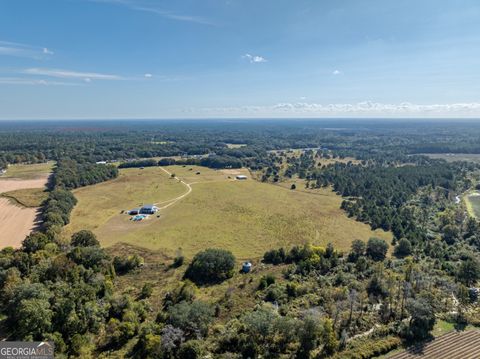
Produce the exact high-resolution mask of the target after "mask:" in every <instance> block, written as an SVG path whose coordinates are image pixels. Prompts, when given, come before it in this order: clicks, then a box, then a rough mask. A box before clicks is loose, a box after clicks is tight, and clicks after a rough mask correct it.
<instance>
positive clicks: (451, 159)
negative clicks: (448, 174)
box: [422, 153, 480, 163]
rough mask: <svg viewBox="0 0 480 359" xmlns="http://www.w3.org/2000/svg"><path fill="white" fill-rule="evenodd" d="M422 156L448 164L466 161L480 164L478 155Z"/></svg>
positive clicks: (441, 154)
mask: <svg viewBox="0 0 480 359" xmlns="http://www.w3.org/2000/svg"><path fill="white" fill-rule="evenodd" d="M422 155H424V156H428V157H430V158H433V159H441V160H445V161H447V162H454V161H466V162H475V163H480V154H477V153H422Z"/></svg>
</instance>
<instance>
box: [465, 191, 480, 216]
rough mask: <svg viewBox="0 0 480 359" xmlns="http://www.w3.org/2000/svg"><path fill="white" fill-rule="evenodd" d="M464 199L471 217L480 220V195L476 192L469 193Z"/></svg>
mask: <svg viewBox="0 0 480 359" xmlns="http://www.w3.org/2000/svg"><path fill="white" fill-rule="evenodd" d="M464 199H465V204H466V207H467V211H468V213H469V214H470V216H472V217H475V218H480V193H478V192H475V191H474V192H471V193H467V194H466V195H465V196H464Z"/></svg>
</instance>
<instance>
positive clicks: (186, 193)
mask: <svg viewBox="0 0 480 359" xmlns="http://www.w3.org/2000/svg"><path fill="white" fill-rule="evenodd" d="M160 169H161V170H162V171H163V172H165V173H166V174H168V175H169V176H171V175H172V174H171V173H170V172H168V171H167V170H166V169H165V168H163V167H160ZM174 178H175V179H176V180H178V181H180V183H182V184H183V185H184V186H186V187H187V192H185V193H184V194H181V195H180V196H178V197H175V198H172V199H171V200H168V201H163V202H160V203H155V205H157V204H161V203H167V202H170V203H168V204H166V205H165V206H163V207H158V209H159V210H160V209H165V208H168V207H170V206H171V205H172V204H175V203H177V202H178V201H180V200H181V199H182V198H184V197H186V196H188V195H189V194H190V192H192V186H190V185H189V184H188V183H187V182H185V181H183V180H181V179H180V178H178V177H174Z"/></svg>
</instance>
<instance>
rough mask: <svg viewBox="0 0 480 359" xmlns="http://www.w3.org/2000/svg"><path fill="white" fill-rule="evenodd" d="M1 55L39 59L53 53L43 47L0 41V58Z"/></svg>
mask: <svg viewBox="0 0 480 359" xmlns="http://www.w3.org/2000/svg"><path fill="white" fill-rule="evenodd" d="M45 50H46V51H45ZM1 55H5V56H16V57H29V58H32V59H41V58H42V57H45V56H49V55H53V51H50V50H48V49H47V48H45V47H38V46H32V45H26V44H20V43H17V42H10V41H1V40H0V56H1Z"/></svg>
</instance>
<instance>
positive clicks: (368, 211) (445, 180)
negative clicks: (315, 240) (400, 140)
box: [310, 161, 463, 241]
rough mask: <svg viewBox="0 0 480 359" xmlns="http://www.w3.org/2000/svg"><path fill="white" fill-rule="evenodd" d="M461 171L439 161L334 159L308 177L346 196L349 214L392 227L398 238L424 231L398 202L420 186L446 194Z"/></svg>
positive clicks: (415, 237) (416, 236)
mask: <svg viewBox="0 0 480 359" xmlns="http://www.w3.org/2000/svg"><path fill="white" fill-rule="evenodd" d="M462 173H463V169H462V167H461V166H459V165H457V164H447V163H445V162H442V161H437V162H432V163H431V164H430V165H428V166H421V165H416V166H412V165H405V166H393V167H384V166H379V165H373V166H361V165H351V164H350V165H348V164H343V163H336V164H333V165H330V166H327V167H326V168H324V169H321V170H317V171H314V172H312V173H311V177H310V180H311V181H314V182H315V183H316V186H317V187H325V186H328V185H333V189H334V191H336V192H337V193H338V194H340V195H342V196H343V197H346V198H347V199H346V200H344V201H343V203H342V208H343V209H344V210H345V211H346V212H347V213H348V214H349V216H352V217H356V218H357V219H358V220H360V221H362V222H367V223H370V225H371V226H372V228H373V229H376V228H382V229H384V230H386V231H389V230H392V232H393V233H394V235H395V237H396V238H398V239H399V238H402V237H407V238H409V239H410V240H412V241H418V240H421V239H423V238H424V236H425V233H422V232H421V231H420V229H419V228H418V227H417V226H415V225H414V223H415V221H414V220H413V218H412V216H413V213H412V212H411V211H410V210H409V209H408V208H403V207H402V206H403V205H404V204H405V203H406V202H407V200H408V199H410V198H411V197H412V196H413V195H414V194H415V193H416V192H417V191H418V190H419V189H420V188H422V187H424V186H431V187H433V188H436V187H441V188H443V189H444V190H445V195H446V196H448V194H449V193H450V191H454V190H455V189H456V186H457V178H459V177H460V176H461V174H462Z"/></svg>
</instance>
